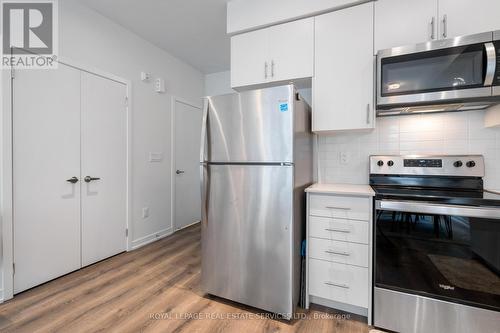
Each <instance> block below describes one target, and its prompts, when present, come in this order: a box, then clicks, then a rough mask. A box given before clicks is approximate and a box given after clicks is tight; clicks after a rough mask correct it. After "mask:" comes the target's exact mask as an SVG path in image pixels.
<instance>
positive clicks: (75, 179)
mask: <svg viewBox="0 0 500 333" xmlns="http://www.w3.org/2000/svg"><path fill="white" fill-rule="evenodd" d="M66 181H67V182H70V183H71V184H75V183H78V178H76V177H71V178H70V179H66Z"/></svg>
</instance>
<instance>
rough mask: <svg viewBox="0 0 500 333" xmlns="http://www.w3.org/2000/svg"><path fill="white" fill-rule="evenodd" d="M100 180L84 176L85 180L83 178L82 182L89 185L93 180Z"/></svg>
mask: <svg viewBox="0 0 500 333" xmlns="http://www.w3.org/2000/svg"><path fill="white" fill-rule="evenodd" d="M100 179H101V178H99V177H90V176H86V177H85V178H83V180H84V181H85V182H86V183H90V182H91V181H94V180H100Z"/></svg>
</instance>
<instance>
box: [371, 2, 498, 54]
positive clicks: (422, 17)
mask: <svg viewBox="0 0 500 333" xmlns="http://www.w3.org/2000/svg"><path fill="white" fill-rule="evenodd" d="M494 1H495V0H490V2H494ZM447 2H450V3H455V2H457V0H448V1H447ZM458 2H464V3H465V2H469V3H471V5H472V3H473V2H474V3H476V1H470V0H460V1H458ZM437 6H438V3H437V0H418V1H415V0H379V1H376V2H375V53H377V51H379V50H384V49H389V48H393V47H397V46H403V45H411V44H417V43H422V42H426V41H430V40H434V39H438V25H439V22H438V20H439V19H438V17H437ZM464 15H465V14H464Z"/></svg>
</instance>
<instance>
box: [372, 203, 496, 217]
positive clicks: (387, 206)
mask: <svg viewBox="0 0 500 333" xmlns="http://www.w3.org/2000/svg"><path fill="white" fill-rule="evenodd" d="M375 208H376V209H378V210H387V211H395V212H408V213H415V214H436V215H451V216H464V217H477V218H486V219H499V220H500V208H486V207H470V206H459V205H441V204H434V203H427V202H418V201H393V200H376V201H375Z"/></svg>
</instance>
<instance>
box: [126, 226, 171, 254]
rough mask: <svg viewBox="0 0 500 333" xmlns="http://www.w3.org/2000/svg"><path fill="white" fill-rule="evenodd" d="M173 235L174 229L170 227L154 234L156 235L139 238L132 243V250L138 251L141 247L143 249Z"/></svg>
mask: <svg viewBox="0 0 500 333" xmlns="http://www.w3.org/2000/svg"><path fill="white" fill-rule="evenodd" d="M171 234H173V231H172V227H168V228H166V229H163V230H160V231H157V232H154V233H152V234H149V235H147V236H144V237H141V238H138V239H136V240H134V241H132V248H131V250H135V249H138V248H140V247H143V246H144V245H147V244H150V243H153V242H155V241H157V240H160V239H162V238H165V237H167V236H170V235H171Z"/></svg>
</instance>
